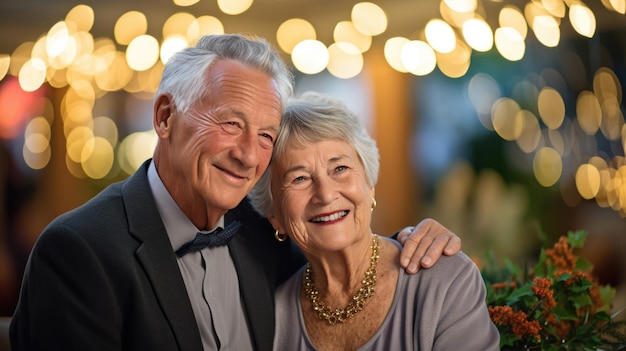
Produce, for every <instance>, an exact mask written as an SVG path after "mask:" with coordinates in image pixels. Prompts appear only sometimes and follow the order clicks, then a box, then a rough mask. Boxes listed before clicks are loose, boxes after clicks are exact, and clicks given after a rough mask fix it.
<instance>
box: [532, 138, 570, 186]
mask: <svg viewBox="0 0 626 351" xmlns="http://www.w3.org/2000/svg"><path fill="white" fill-rule="evenodd" d="M562 171H563V162H562V161H561V156H560V155H559V153H558V152H556V150H554V149H553V148H549V147H542V148H541V149H539V151H537V153H536V154H535V158H534V159H533V172H534V174H535V178H536V179H537V181H538V182H539V184H541V185H542V186H544V187H546V188H547V187H550V186H552V185H554V184H556V182H558V181H559V178H561V172H562Z"/></svg>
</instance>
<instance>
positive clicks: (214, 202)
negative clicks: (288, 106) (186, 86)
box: [166, 60, 282, 212]
mask: <svg viewBox="0 0 626 351" xmlns="http://www.w3.org/2000/svg"><path fill="white" fill-rule="evenodd" d="M209 72H210V76H211V77H212V78H210V79H209V80H210V81H209V83H208V84H209V85H210V87H209V93H208V95H207V97H206V98H204V99H203V100H202V101H201V102H199V103H197V104H196V105H194V106H193V107H192V108H191V110H190V111H189V112H187V113H186V114H185V116H182V115H181V114H180V113H175V114H174V116H172V117H173V118H174V119H175V120H174V121H173V123H174V128H173V129H172V133H171V136H170V138H171V140H170V145H169V146H170V150H169V152H170V158H171V159H170V164H172V165H174V167H175V168H176V170H175V171H174V172H175V173H176V175H175V177H174V178H175V183H176V185H175V187H176V188H177V191H178V192H182V193H181V194H173V195H174V196H175V198H176V199H177V201H178V199H180V198H181V197H185V196H190V197H192V198H195V200H194V201H192V202H191V203H192V204H193V205H195V206H197V205H198V200H200V201H201V202H204V205H205V207H206V209H208V210H218V211H221V212H225V211H227V210H229V209H232V208H234V207H235V206H237V204H238V203H239V202H240V201H241V200H242V199H243V198H244V197H245V196H246V195H247V194H248V192H249V191H250V190H251V189H252V187H253V186H254V184H255V183H256V182H257V181H258V180H259V178H260V177H261V175H262V174H263V172H265V169H266V168H267V166H268V165H269V162H270V158H271V156H272V149H273V144H274V141H275V140H276V136H277V134H278V128H279V124H280V118H281V113H282V109H281V100H280V98H279V95H278V92H277V90H276V88H275V85H274V82H273V80H272V79H271V77H270V76H268V75H266V74H264V73H262V72H259V71H257V70H254V69H251V68H249V67H246V66H244V65H242V64H240V63H237V62H234V61H230V60H220V61H217V62H215V63H214V64H213V66H212V67H211V68H209ZM166 172H169V171H166ZM168 190H169V191H170V193H172V189H168ZM174 192H176V190H175V191H174ZM176 195H179V196H176ZM182 201H183V202H185V201H186V200H185V199H183V200H182ZM192 211H194V209H192Z"/></svg>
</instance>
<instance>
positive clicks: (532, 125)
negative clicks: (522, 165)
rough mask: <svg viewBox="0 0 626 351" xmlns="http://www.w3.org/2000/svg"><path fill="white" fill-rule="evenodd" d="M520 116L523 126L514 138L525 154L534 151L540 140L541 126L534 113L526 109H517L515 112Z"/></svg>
mask: <svg viewBox="0 0 626 351" xmlns="http://www.w3.org/2000/svg"><path fill="white" fill-rule="evenodd" d="M517 114H518V115H520V116H521V119H522V122H523V127H522V132H521V134H520V135H519V136H518V137H517V139H515V143H517V146H518V147H519V148H520V150H522V151H524V152H525V153H527V154H530V153H532V152H533V151H535V149H536V148H537V146H538V145H539V143H540V142H541V138H542V135H541V127H540V126H539V121H538V120H537V117H535V115H534V114H533V113H532V112H530V111H528V110H519V111H518V112H517Z"/></svg>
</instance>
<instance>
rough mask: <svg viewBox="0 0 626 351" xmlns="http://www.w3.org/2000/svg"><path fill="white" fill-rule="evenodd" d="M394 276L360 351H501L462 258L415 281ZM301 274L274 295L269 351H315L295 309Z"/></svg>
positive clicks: (474, 276) (476, 280)
mask: <svg viewBox="0 0 626 351" xmlns="http://www.w3.org/2000/svg"><path fill="white" fill-rule="evenodd" d="M398 271H399V276H398V283H397V285H396V293H395V296H394V299H393V303H392V305H391V308H390V310H389V313H388V314H387V316H386V318H385V320H384V321H383V324H382V325H381V327H380V328H379V329H378V331H377V332H376V333H375V334H374V336H372V338H371V339H370V340H369V341H368V342H367V343H366V344H365V345H363V346H362V347H361V348H360V349H359V350H422V351H426V350H441V351H449V350H468V351H473V350H476V351H489V350H499V349H500V347H499V343H500V334H499V332H498V330H497V328H496V326H495V325H494V324H493V323H492V322H491V319H490V318H489V313H488V312H487V305H486V303H485V296H486V289H485V284H484V281H483V279H482V277H481V275H480V272H479V270H478V268H477V267H476V265H475V264H474V263H473V262H472V261H471V260H470V259H469V257H467V255H465V254H464V253H462V252H459V253H458V254H456V255H454V256H442V257H441V258H440V259H439V261H437V263H436V264H435V265H434V266H433V267H431V268H429V269H422V270H420V271H419V273H417V274H415V275H410V276H409V275H407V274H406V273H405V272H404V270H403V269H401V268H398ZM302 272H303V269H301V270H300V271H299V272H298V273H296V274H295V275H294V276H293V277H291V278H290V279H289V280H288V281H286V282H285V283H284V284H283V285H281V286H280V287H279V288H278V290H277V292H276V333H275V337H274V350H277V351H282V350H315V347H314V346H313V344H312V343H311V341H310V339H309V337H308V335H307V332H306V328H305V326H304V319H303V316H302V307H301V305H300V298H299V296H300V288H301V286H302ZM366 311H367V308H366V309H365V310H364V311H363V312H360V313H367V312H366ZM348 337H349V336H348Z"/></svg>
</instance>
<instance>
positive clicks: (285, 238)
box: [274, 229, 287, 242]
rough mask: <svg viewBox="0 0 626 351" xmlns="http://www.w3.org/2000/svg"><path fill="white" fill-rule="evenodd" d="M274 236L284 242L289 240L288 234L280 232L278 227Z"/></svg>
mask: <svg viewBox="0 0 626 351" xmlns="http://www.w3.org/2000/svg"><path fill="white" fill-rule="evenodd" d="M274 237H275V238H276V240H278V241H280V242H283V241H285V240H287V234H281V233H279V232H278V229H276V231H275V232H274Z"/></svg>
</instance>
